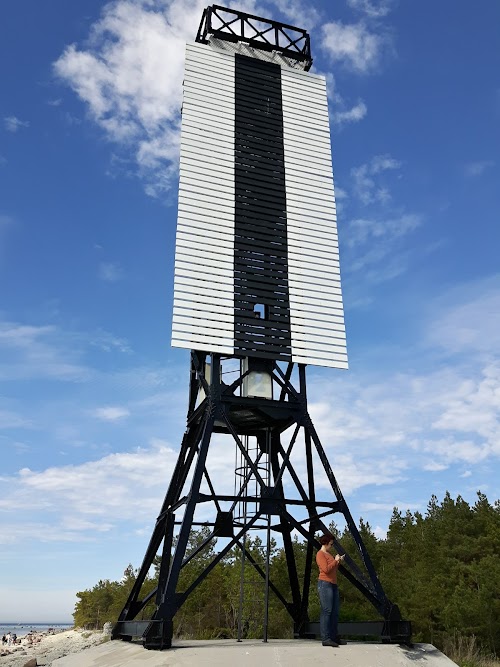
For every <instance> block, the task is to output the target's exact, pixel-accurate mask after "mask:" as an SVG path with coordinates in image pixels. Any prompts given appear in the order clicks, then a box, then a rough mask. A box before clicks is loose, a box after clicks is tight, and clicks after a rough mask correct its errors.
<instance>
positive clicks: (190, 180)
mask: <svg viewBox="0 0 500 667" xmlns="http://www.w3.org/2000/svg"><path fill="white" fill-rule="evenodd" d="M234 201H235V195H234V54H225V53H219V52H216V51H214V50H213V49H211V48H210V47H208V46H205V45H203V44H187V46H186V64H185V73H184V98H183V106H182V132H181V156H180V179H179V212H178V219H177V239H176V248H175V276H174V314H173V321H172V345H173V346H174V347H181V348H187V349H196V350H206V351H208V352H219V353H221V354H232V353H233V351H234V280H233V275H234ZM214 240H216V243H217V245H216V246H215V245H214Z"/></svg>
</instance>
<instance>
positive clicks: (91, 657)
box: [52, 639, 456, 667]
mask: <svg viewBox="0 0 500 667" xmlns="http://www.w3.org/2000/svg"><path fill="white" fill-rule="evenodd" d="M333 662H334V663H335V666H336V667H405V665H407V666H408V667H410V665H411V666H412V667H417V666H418V665H421V667H453V665H456V663H454V662H452V661H451V660H450V659H449V658H447V657H446V656H445V655H444V654H443V653H441V652H440V651H438V650H437V649H436V648H434V646H432V645H431V644H415V645H414V647H413V648H412V649H408V648H405V647H402V646H396V645H392V644H371V643H362V642H349V643H348V644H347V645H346V646H339V648H331V647H327V646H322V645H321V642H318V641H313V640H301V639H295V640H291V639H290V640H288V639H272V640H270V641H269V642H268V643H267V644H264V643H263V642H262V641H259V640H255V639H245V640H243V641H242V642H237V641H236V640H234V639H221V640H212V641H202V640H192V641H188V640H183V641H179V640H178V641H175V642H174V646H173V647H172V648H171V649H169V650H166V651H147V650H146V649H144V648H143V647H142V645H141V644H135V643H127V642H122V641H120V640H115V641H111V642H107V643H106V644H102V645H100V646H96V647H94V648H90V649H88V650H86V651H82V652H81V653H74V654H72V655H67V656H65V657H64V658H59V659H58V660H55V661H54V662H53V663H52V667H167V666H171V667H187V666H188V665H189V666H191V665H192V666H193V667H194V666H196V665H201V666H202V667H206V666H213V667H224V665H227V666H228V667H234V665H237V666H238V667H309V666H310V665H315V667H316V666H318V667H321V666H322V665H325V666H326V665H328V666H329V667H331V665H332V663H333Z"/></svg>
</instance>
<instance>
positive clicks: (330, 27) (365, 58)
mask: <svg viewBox="0 0 500 667" xmlns="http://www.w3.org/2000/svg"><path fill="white" fill-rule="evenodd" d="M386 44H387V38H386V37H385V36H384V35H382V34H377V33H375V32H371V31H370V29H369V28H368V27H367V26H366V25H365V24H364V23H363V22H359V23H350V24H344V23H342V22H341V21H332V22H331V23H327V24H325V25H324V26H323V28H322V41H321V45H322V47H323V48H324V50H325V51H326V52H327V53H328V55H329V56H330V58H331V59H332V60H333V62H340V63H342V64H344V65H346V66H347V67H349V68H351V69H354V70H355V71H357V72H359V73H366V72H369V71H371V70H373V69H375V68H376V67H377V66H378V64H379V62H380V58H381V55H382V51H383V49H384V48H385V46H386Z"/></svg>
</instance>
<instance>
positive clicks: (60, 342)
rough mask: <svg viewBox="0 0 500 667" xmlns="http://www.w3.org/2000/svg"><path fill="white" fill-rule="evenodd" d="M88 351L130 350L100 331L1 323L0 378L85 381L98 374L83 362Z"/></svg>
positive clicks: (116, 339) (125, 345)
mask: <svg viewBox="0 0 500 667" xmlns="http://www.w3.org/2000/svg"><path fill="white" fill-rule="evenodd" d="M91 348H97V349H100V350H103V351H105V352H111V351H118V352H127V353H129V352H130V351H131V350H130V348H129V346H128V343H127V341H125V340H123V339H122V338H119V337H117V336H113V335H112V334H110V333H108V332H106V331H103V330H98V331H95V332H85V331H82V332H80V331H67V330H64V329H62V328H60V327H57V326H54V325H41V326H37V325H31V324H24V323H20V322H9V321H1V320H0V379H1V380H3V381H7V380H25V379H35V378H44V379H53V380H59V381H66V382H85V381H88V380H90V379H92V378H95V376H96V374H97V372H96V371H95V370H94V369H92V368H91V367H90V366H88V365H87V364H85V363H83V361H82V359H83V358H84V356H85V354H86V352H87V351H88V350H89V349H91Z"/></svg>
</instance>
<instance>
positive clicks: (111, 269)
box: [99, 262, 123, 283]
mask: <svg viewBox="0 0 500 667" xmlns="http://www.w3.org/2000/svg"><path fill="white" fill-rule="evenodd" d="M99 278H101V280H104V281H106V282H109V283H116V282H118V281H119V280H122V279H123V271H122V268H121V266H120V265H119V264H117V263H116V262H101V263H100V264H99Z"/></svg>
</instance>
